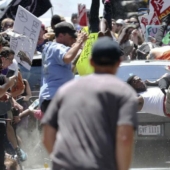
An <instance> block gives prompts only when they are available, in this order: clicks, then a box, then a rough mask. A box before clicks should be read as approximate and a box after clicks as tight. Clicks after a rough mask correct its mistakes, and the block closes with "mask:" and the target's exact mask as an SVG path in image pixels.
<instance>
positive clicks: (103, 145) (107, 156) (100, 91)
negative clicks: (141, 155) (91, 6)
mask: <svg viewBox="0 0 170 170" xmlns="http://www.w3.org/2000/svg"><path fill="white" fill-rule="evenodd" d="M121 56H122V51H121V49H120V47H119V46H118V44H117V43H116V42H113V40H112V38H109V37H102V38H99V39H98V40H97V42H95V44H94V46H93V49H92V57H91V60H90V63H91V65H92V66H93V67H94V70H95V73H94V74H91V75H89V76H85V77H82V78H80V79H77V80H72V81H70V82H68V83H66V84H65V85H63V86H62V87H61V88H60V89H59V90H58V92H57V94H56V95H55V97H54V99H53V101H52V102H51V104H50V106H49V108H48V110H47V112H46V113H45V115H44V117H43V119H42V125H43V143H44V145H45V147H46V149H47V151H48V152H49V154H51V153H52V162H53V167H52V170H56V169H65V170H68V169H70V170H72V169H75V170H78V169H86V170H88V169H89V170H91V169H96V170H103V169H119V170H128V169H129V167H130V162H131V154H132V146H133V134H134V129H135V128H136V126H137V119H136V118H137V114H136V111H137V100H136V93H135V92H134V90H133V89H132V88H131V87H130V86H128V85H127V84H126V83H124V82H122V81H121V80H119V79H118V78H117V77H116V76H114V75H115V74H116V71H117V69H118V67H119V64H120V62H121ZM122 91H124V93H122ZM122 162H123V163H122Z"/></svg>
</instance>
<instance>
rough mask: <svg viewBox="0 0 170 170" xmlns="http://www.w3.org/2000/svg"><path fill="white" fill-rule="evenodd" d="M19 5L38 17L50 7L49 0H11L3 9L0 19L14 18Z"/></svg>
mask: <svg viewBox="0 0 170 170" xmlns="http://www.w3.org/2000/svg"><path fill="white" fill-rule="evenodd" d="M19 5H21V6H22V7H24V8H25V9H27V10H28V11H30V12H31V13H32V14H34V15H35V16H36V17H40V16H41V15H43V14H44V13H45V12H47V11H48V9H50V8H51V7H52V4H51V2H50V0H12V1H11V3H10V4H9V5H8V6H7V7H6V9H5V10H4V12H3V14H2V16H1V18H0V20H1V21H2V20H3V19H4V18H7V17H8V18H12V19H15V16H16V13H17V9H18V6H19Z"/></svg>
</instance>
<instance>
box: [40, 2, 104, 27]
mask: <svg viewBox="0 0 170 170" xmlns="http://www.w3.org/2000/svg"><path fill="white" fill-rule="evenodd" d="M91 1H92V0H51V3H52V5H53V14H58V15H61V16H64V17H65V18H66V20H67V21H69V22H70V17H71V14H72V13H76V12H77V8H78V4H79V3H82V4H83V3H84V4H85V5H86V8H87V9H90V5H91ZM100 1H101V0H100ZM102 7H103V4H102V2H101V3H100V15H102ZM51 16H52V11H51V9H49V10H48V11H47V12H46V13H45V14H44V15H43V16H41V17H40V20H41V21H42V22H43V23H44V24H45V25H46V26H49V24H50V18H51Z"/></svg>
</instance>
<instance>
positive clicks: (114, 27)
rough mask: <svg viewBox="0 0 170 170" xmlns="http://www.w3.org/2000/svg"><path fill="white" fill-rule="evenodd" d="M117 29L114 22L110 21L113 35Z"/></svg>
mask: <svg viewBox="0 0 170 170" xmlns="http://www.w3.org/2000/svg"><path fill="white" fill-rule="evenodd" d="M116 29H117V25H116V21H115V20H114V19H112V31H113V32H114V33H115V32H116Z"/></svg>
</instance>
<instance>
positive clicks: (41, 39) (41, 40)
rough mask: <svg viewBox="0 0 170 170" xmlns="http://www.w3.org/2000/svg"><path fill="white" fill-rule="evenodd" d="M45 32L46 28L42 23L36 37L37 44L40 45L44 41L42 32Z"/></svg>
mask: <svg viewBox="0 0 170 170" xmlns="http://www.w3.org/2000/svg"><path fill="white" fill-rule="evenodd" d="M45 33H47V30H46V29H45V25H44V24H42V25H41V29H40V34H39V37H38V42H37V45H40V44H42V43H43V42H44V34H45Z"/></svg>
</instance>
